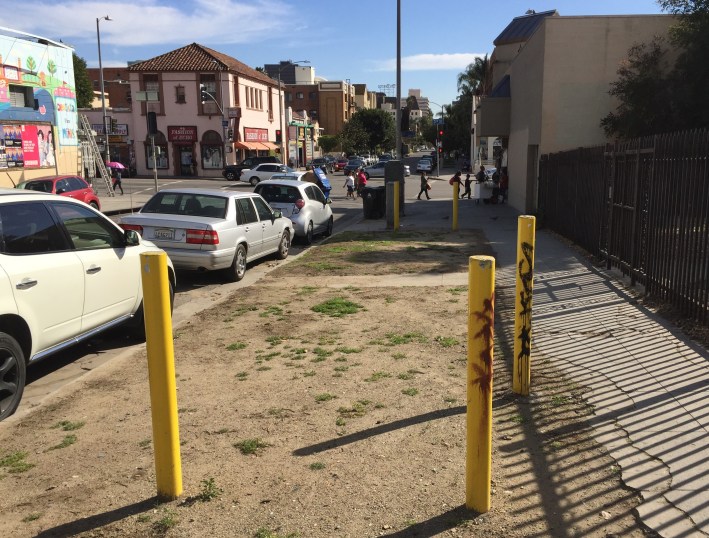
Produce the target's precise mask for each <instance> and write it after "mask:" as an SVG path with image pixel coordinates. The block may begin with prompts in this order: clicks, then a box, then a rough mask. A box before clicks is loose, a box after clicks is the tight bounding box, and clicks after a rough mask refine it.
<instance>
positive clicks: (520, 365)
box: [512, 215, 536, 396]
mask: <svg viewBox="0 0 709 538" xmlns="http://www.w3.org/2000/svg"><path fill="white" fill-rule="evenodd" d="M535 228H536V218H535V217H533V216H532V215H520V216H519V218H518V219H517V279H516V280H517V283H516V285H515V342H514V367H513V370H512V390H513V392H515V393H516V394H521V395H523V396H528V395H529V383H530V380H531V378H532V365H531V354H532V287H533V284H534V278H533V277H534V243H535Z"/></svg>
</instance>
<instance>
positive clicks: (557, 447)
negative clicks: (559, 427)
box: [549, 441, 564, 451]
mask: <svg viewBox="0 0 709 538" xmlns="http://www.w3.org/2000/svg"><path fill="white" fill-rule="evenodd" d="M563 446H564V445H563V443H562V442H561V441H552V442H551V443H549V447H550V448H551V449H552V450H554V451H556V450H560V449H561V448H562V447H563Z"/></svg>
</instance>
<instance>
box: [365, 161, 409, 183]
mask: <svg viewBox="0 0 709 538" xmlns="http://www.w3.org/2000/svg"><path fill="white" fill-rule="evenodd" d="M386 163H387V161H379V162H378V163H377V164H373V165H372V166H367V167H366V168H365V169H364V174H365V175H366V176H367V179H369V178H370V177H384V168H385V166H386ZM410 175H411V168H409V165H408V164H405V165H404V177H409V176H410Z"/></svg>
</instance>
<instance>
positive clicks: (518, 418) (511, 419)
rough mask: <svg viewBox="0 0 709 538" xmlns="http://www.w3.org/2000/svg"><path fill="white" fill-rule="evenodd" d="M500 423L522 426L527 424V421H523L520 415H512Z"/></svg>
mask: <svg viewBox="0 0 709 538" xmlns="http://www.w3.org/2000/svg"><path fill="white" fill-rule="evenodd" d="M502 422H514V423H515V424H524V423H525V422H527V419H525V418H524V417H523V416H522V415H512V416H511V417H507V418H506V419H504V420H503V421H502Z"/></svg>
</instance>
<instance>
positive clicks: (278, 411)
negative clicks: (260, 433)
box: [268, 407, 290, 418]
mask: <svg viewBox="0 0 709 538" xmlns="http://www.w3.org/2000/svg"><path fill="white" fill-rule="evenodd" d="M289 413H290V410H288V409H283V408H282V407H271V408H270V409H269V410H268V414H269V415H271V416H272V417H276V418H288V417H289V416H290V415H289Z"/></svg>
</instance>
